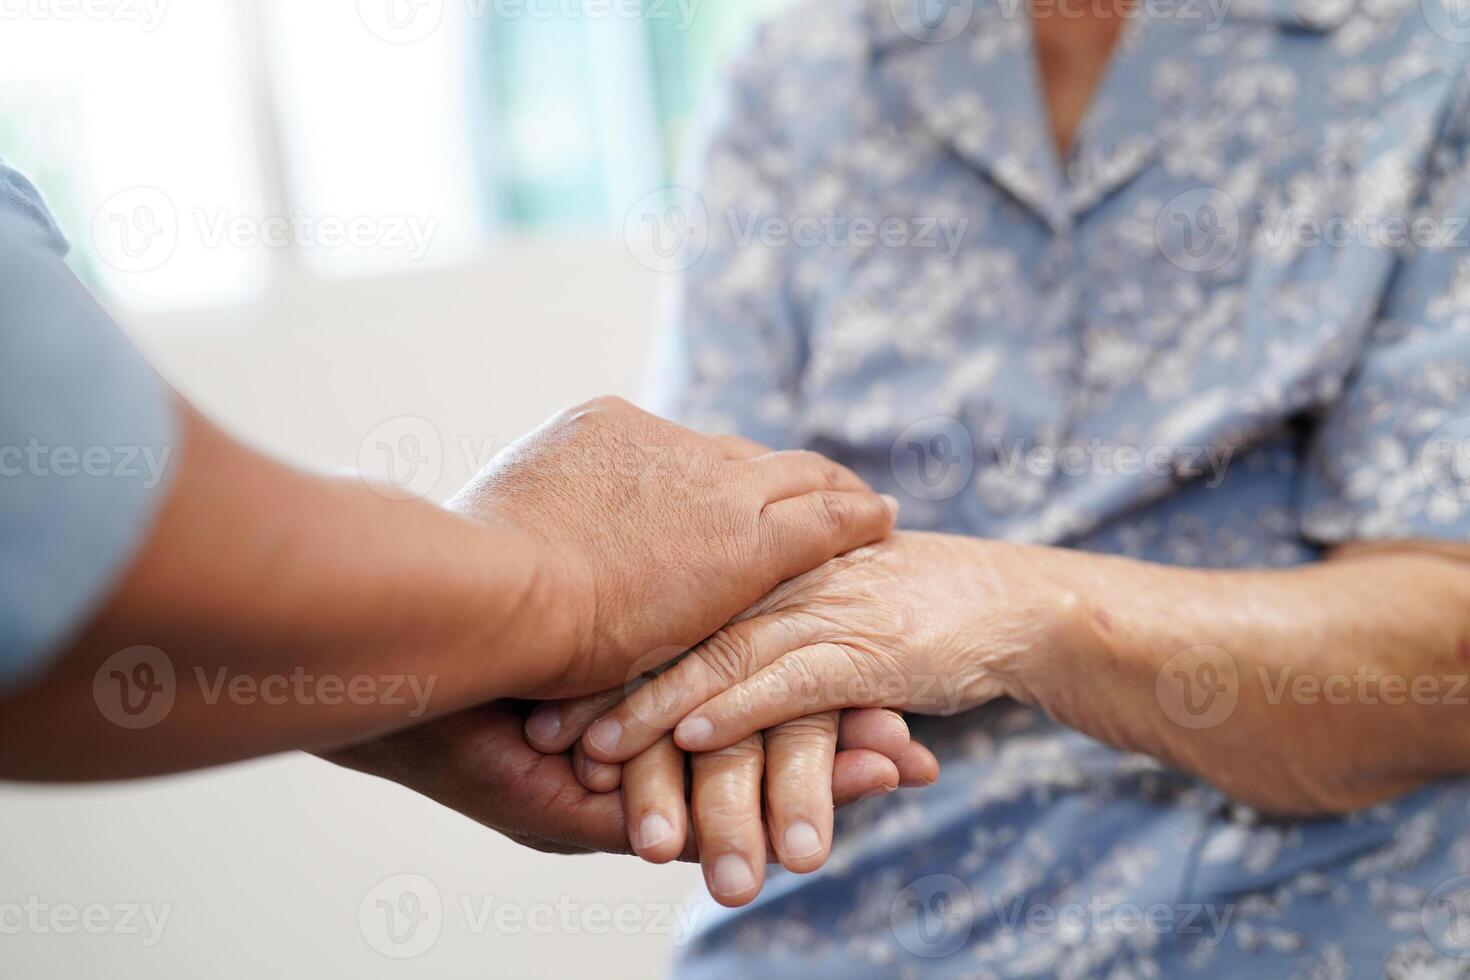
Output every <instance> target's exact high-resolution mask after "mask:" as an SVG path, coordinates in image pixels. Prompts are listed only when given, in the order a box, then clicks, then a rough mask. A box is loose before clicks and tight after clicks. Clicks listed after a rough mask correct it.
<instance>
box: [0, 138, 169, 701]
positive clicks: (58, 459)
mask: <svg viewBox="0 0 1470 980" xmlns="http://www.w3.org/2000/svg"><path fill="white" fill-rule="evenodd" d="M65 253H66V242H65V239H64V238H63V237H62V235H61V232H60V231H59V229H58V228H57V226H56V223H55V221H54V220H53V219H52V217H51V214H50V212H49V211H48V210H47V208H46V206H45V204H44V203H43V201H42V199H41V196H40V194H39V193H38V192H37V191H36V189H35V188H34V187H33V186H32V185H31V183H30V182H29V181H28V180H26V178H24V177H23V176H21V175H20V174H18V173H17V172H15V171H14V170H11V169H10V168H8V167H6V166H5V165H4V164H3V163H0V690H4V689H6V688H10V687H13V686H15V685H17V684H19V683H21V682H23V681H24V680H26V679H28V678H29V677H31V676H33V675H34V674H36V673H37V672H38V671H40V670H41V669H42V668H43V667H44V666H45V665H46V663H47V662H48V660H49V658H50V657H51V656H52V655H53V654H54V653H56V652H57V651H58V650H59V648H61V647H62V646H63V645H64V644H65V643H66V642H67V641H68V640H69V639H70V638H71V637H72V636H73V635H74V634H75V633H76V632H77V631H78V630H79V629H81V628H82V627H83V626H85V625H86V622H87V620H88V619H89V618H90V617H91V616H92V614H93V613H94V612H95V611H96V609H97V607H98V605H99V604H100V603H101V602H103V601H104V600H105V599H106V597H107V595H108V593H109V591H110V589H111V588H112V587H113V586H114V585H115V584H116V583H117V581H118V579H119V577H120V576H121V574H122V573H123V571H124V570H125V568H126V567H127V565H128V563H129V561H130V560H131V559H132V557H133V555H134V553H135V552H136V551H137V549H138V547H139V546H140V544H141V543H142V541H143V540H144V538H145V536H146V534H147V532H148V530H149V529H150V527H151V524H152V521H153V518H154V515H155V514H156V513H157V511H158V510H159V507H160V506H161V504H162V502H163V499H164V496H165V494H166V492H167V489H168V476H169V473H170V472H171V469H172V467H171V465H170V464H171V463H172V461H173V457H174V456H175V455H176V453H175V445H176V440H177V428H176V419H175V416H174V413H173V407H172V404H173V403H172V399H171V396H170V393H169V391H168V389H167V387H166V386H165V385H164V383H163V382H162V381H161V380H160V379H159V378H158V376H157V375H156V374H154V372H153V370H152V368H150V367H149V366H148V364H147V362H146V361H144V360H143V358H142V356H141V355H140V354H139V353H138V352H137V350H135V349H134V348H133V347H132V345H131V344H130V343H129V342H128V341H127V339H126V338H125V337H124V336H123V335H122V333H121V332H120V331H119V330H118V328H117V326H116V325H115V324H114V323H113V322H112V320H111V319H110V318H109V317H108V316H107V314H106V313H105V312H103V310H102V309H101V308H100V307H99V306H98V305H97V303H96V302H95V301H94V300H93V299H92V297H91V296H90V295H89V294H88V293H87V291H86V289H84V288H83V287H82V285H81V284H80V283H79V282H78V281H77V280H76V278H75V277H74V276H73V275H72V273H71V270H70V269H69V268H68V267H67V265H66V263H65V261H64V256H65Z"/></svg>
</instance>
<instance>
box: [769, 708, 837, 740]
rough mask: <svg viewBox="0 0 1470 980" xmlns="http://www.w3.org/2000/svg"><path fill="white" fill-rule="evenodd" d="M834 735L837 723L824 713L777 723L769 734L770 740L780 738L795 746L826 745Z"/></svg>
mask: <svg viewBox="0 0 1470 980" xmlns="http://www.w3.org/2000/svg"><path fill="white" fill-rule="evenodd" d="M836 736H837V723H836V721H835V720H834V719H833V718H831V717H830V716H828V715H827V714H825V713H823V714H821V715H813V716H811V717H808V718H798V719H796V720H795V721H788V722H785V723H784V724H781V725H777V726H776V727H775V728H774V729H772V730H771V732H770V735H769V737H770V738H771V739H772V740H775V739H780V740H781V742H782V743H783V744H785V745H788V746H792V747H797V748H800V747H804V746H808V745H819V746H820V745H827V744H828V743H830V742H831V741H832V740H833V739H834V738H836Z"/></svg>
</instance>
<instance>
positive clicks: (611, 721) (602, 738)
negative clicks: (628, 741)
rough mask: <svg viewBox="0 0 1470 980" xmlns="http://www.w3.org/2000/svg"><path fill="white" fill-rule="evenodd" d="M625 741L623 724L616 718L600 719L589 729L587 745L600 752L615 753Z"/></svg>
mask: <svg viewBox="0 0 1470 980" xmlns="http://www.w3.org/2000/svg"><path fill="white" fill-rule="evenodd" d="M622 740H623V723H622V722H620V721H618V720H617V719H616V718H599V719H598V720H597V721H596V722H595V723H594V724H593V725H592V727H591V728H589V729H587V744H588V745H591V746H592V747H593V748H594V749H596V750H597V751H599V752H615V751H617V748H618V743H619V742H621V741H622Z"/></svg>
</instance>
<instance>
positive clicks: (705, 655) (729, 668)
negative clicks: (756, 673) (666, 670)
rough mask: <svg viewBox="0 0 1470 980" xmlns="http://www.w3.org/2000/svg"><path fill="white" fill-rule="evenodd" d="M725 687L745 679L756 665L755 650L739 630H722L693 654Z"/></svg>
mask: <svg viewBox="0 0 1470 980" xmlns="http://www.w3.org/2000/svg"><path fill="white" fill-rule="evenodd" d="M693 656H695V657H696V658H698V660H699V661H700V662H701V663H702V664H703V665H704V667H705V669H706V670H708V671H709V672H710V674H712V675H713V676H714V679H715V680H716V681H718V682H720V684H722V685H723V686H725V687H729V686H730V685H732V684H736V683H738V682H740V681H743V680H745V678H746V677H748V676H749V675H750V671H751V669H752V668H753V667H754V665H755V650H754V648H753V647H752V646H751V644H750V641H749V640H748V639H747V638H746V637H745V635H744V634H743V633H742V632H740V631H739V630H722V631H721V632H719V633H716V634H715V635H714V636H712V637H710V638H709V639H708V640H706V641H705V642H704V643H703V644H702V645H701V646H700V647H699V649H698V650H696V651H695V652H694V654H693Z"/></svg>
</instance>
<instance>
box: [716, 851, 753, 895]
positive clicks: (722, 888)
mask: <svg viewBox="0 0 1470 980" xmlns="http://www.w3.org/2000/svg"><path fill="white" fill-rule="evenodd" d="M711 877H712V878H713V882H712V884H713V885H714V889H715V891H716V892H717V893H718V894H721V895H739V894H741V893H743V892H746V891H749V890H750V887H751V886H752V885H754V884H755V875H754V874H752V873H751V871H750V865H749V864H746V863H745V858H743V857H740V856H739V855H738V854H726V855H724V856H723V857H721V858H720V859H719V860H718V861H716V862H715V873H714V874H713V875H712V876H711Z"/></svg>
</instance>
